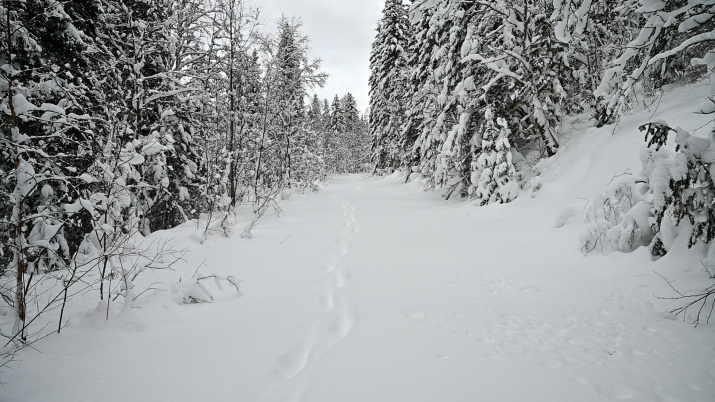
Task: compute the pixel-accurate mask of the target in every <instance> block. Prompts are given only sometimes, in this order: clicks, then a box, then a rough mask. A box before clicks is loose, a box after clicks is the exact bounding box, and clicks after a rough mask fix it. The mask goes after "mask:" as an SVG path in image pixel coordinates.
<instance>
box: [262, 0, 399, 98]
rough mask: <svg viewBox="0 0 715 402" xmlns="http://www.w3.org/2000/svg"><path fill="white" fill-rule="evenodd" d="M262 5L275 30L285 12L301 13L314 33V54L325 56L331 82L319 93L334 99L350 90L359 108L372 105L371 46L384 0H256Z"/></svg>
mask: <svg viewBox="0 0 715 402" xmlns="http://www.w3.org/2000/svg"><path fill="white" fill-rule="evenodd" d="M253 3H254V4H255V5H257V6H259V7H260V8H261V10H262V11H261V15H262V16H263V19H265V21H266V23H267V24H268V27H267V28H268V29H267V30H268V31H270V32H275V30H276V21H277V20H278V19H279V18H280V16H281V13H284V14H285V15H286V16H287V17H291V16H296V17H300V18H301V20H302V21H303V30H302V31H303V33H304V34H306V35H308V37H310V41H311V48H312V57H311V58H320V59H322V60H323V62H322V67H323V71H325V72H326V73H328V74H330V77H329V78H328V83H327V84H326V85H325V87H324V88H322V89H317V90H316V93H317V94H318V96H319V97H320V99H325V98H327V99H328V101H332V100H333V97H334V96H335V95H336V94H337V95H338V96H340V97H342V96H343V95H345V94H346V93H348V92H350V93H352V94H353V96H355V100H356V101H357V103H358V108H360V110H364V109H366V108H367V106H368V82H367V81H368V77H369V75H370V68H369V67H370V66H369V63H370V62H369V58H370V46H371V45H372V40H373V39H374V37H375V28H377V22H378V20H379V19H380V17H381V14H382V9H383V6H384V4H385V3H384V0H253Z"/></svg>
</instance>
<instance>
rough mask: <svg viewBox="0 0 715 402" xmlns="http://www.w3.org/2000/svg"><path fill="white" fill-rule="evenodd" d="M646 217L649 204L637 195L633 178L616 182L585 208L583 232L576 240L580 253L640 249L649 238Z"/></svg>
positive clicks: (627, 176)
mask: <svg viewBox="0 0 715 402" xmlns="http://www.w3.org/2000/svg"><path fill="white" fill-rule="evenodd" d="M641 188H642V186H641ZM649 214H650V203H649V202H648V201H647V197H646V195H645V194H641V191H639V185H638V184H637V183H636V178H635V177H633V176H631V175H626V176H622V177H620V178H618V179H617V180H615V181H614V182H612V184H611V185H609V186H608V188H607V189H606V191H605V192H604V193H603V194H601V195H600V196H599V197H597V198H596V199H594V200H592V202H591V203H590V204H589V205H588V207H587V209H586V228H585V230H584V231H583V233H581V236H580V240H581V244H582V250H583V251H584V252H586V253H588V252H590V251H592V250H600V251H601V252H603V253H610V252H612V251H623V252H629V251H632V250H634V249H635V248H637V247H639V246H642V245H644V244H643V241H644V240H646V239H648V236H649V235H650V229H649V228H650V226H649V223H648V217H649Z"/></svg>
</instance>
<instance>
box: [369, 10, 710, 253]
mask: <svg viewBox="0 0 715 402" xmlns="http://www.w3.org/2000/svg"><path fill="white" fill-rule="evenodd" d="M713 16H715V2H713V1H708V0H703V1H698V0H680V1H661V0H640V1H639V0H620V1H614V0H593V1H592V0H584V1H574V0H555V1H550V0H535V1H532V0H521V1H479V0H476V1H452V0H423V1H420V0H417V1H413V2H411V4H410V5H409V6H408V5H405V4H403V3H402V2H401V1H399V0H396V1H387V2H386V5H385V10H384V15H383V18H382V20H381V21H380V24H379V27H378V33H377V37H376V39H375V42H374V44H373V49H372V53H371V59H370V66H371V72H372V75H371V77H370V91H371V92H370V94H371V105H370V106H371V108H370V119H369V121H370V134H371V136H372V141H373V146H372V152H373V153H372V160H373V161H374V172H375V173H383V172H391V171H394V170H396V169H397V170H401V171H404V172H405V174H406V180H407V181H409V180H410V175H411V174H416V175H418V176H419V177H421V178H422V179H423V180H425V188H427V189H442V191H443V193H444V197H445V198H446V199H449V198H450V197H451V196H452V195H454V194H457V195H459V196H460V197H463V198H469V199H472V200H475V201H476V202H477V204H479V205H486V204H491V203H508V202H510V201H513V200H514V199H515V198H516V197H518V195H519V194H520V192H522V191H527V192H528V191H529V190H530V189H534V188H537V189H538V187H539V186H540V185H541V181H540V178H539V174H540V167H539V166H540V165H539V163H540V162H541V161H543V160H545V159H548V158H550V157H553V156H554V155H556V153H557V152H558V151H559V147H560V138H561V137H562V132H561V128H562V126H563V121H564V119H565V118H566V117H567V116H570V115H576V114H580V113H587V114H588V115H589V116H590V118H591V119H592V120H593V122H594V125H595V126H596V127H602V126H604V125H608V124H614V123H618V121H619V120H620V119H621V117H622V116H624V115H626V114H627V112H628V111H629V110H630V109H632V107H633V106H634V105H638V104H641V103H644V104H647V103H651V104H655V103H657V102H659V97H660V96H662V90H663V88H665V87H666V86H668V85H669V84H674V83H680V84H681V85H682V84H684V83H692V82H696V81H698V80H701V79H709V80H710V82H711V90H710V94H709V96H708V99H709V100H710V104H709V106H708V107H706V108H703V110H700V111H699V112H700V113H702V114H705V115H712V114H713V113H715V76H714V75H713V72H714V68H715V53H714V51H713V49H714V46H713V45H714V44H713V41H714V40H715V32H714V31H713V29H714V25H713V24H714V23H715V20H714V19H713ZM642 125H643V126H642V127H641V130H642V131H644V132H645V137H646V142H647V143H648V146H649V147H650V148H649V149H650V151H648V152H650V153H649V154H648V155H646V156H644V157H643V166H644V170H643V172H642V173H641V174H640V175H639V177H634V178H633V180H631V181H630V182H628V183H622V184H621V186H620V187H619V188H613V189H610V190H609V191H611V193H612V194H610V195H608V196H604V199H603V200H601V201H602V203H604V204H605V207H603V208H601V209H600V210H599V208H593V211H592V212H593V213H592V215H593V216H592V219H591V221H592V222H591V225H590V231H591V233H589V234H588V235H587V236H586V237H585V238H584V239H583V242H584V248H585V249H587V250H589V249H594V248H602V247H603V245H604V244H605V245H606V247H612V248H615V249H619V250H621V251H630V250H632V249H634V248H637V247H639V246H642V245H646V246H649V247H650V249H651V251H652V253H653V255H655V256H662V255H664V254H665V253H667V251H668V249H669V248H670V246H671V245H672V243H673V241H674V238H675V237H676V233H679V232H680V230H681V229H682V230H686V231H689V232H690V235H689V237H690V240H689V245H690V246H693V245H694V244H696V243H698V242H702V243H705V244H710V243H711V242H712V240H713V238H715V213H714V211H713V209H712V206H713V202H714V200H715V198H714V196H715V193H714V191H715V187H713V180H712V177H711V173H710V172H711V166H712V163H713V162H715V159H713V151H714V149H711V145H712V140H715V132H711V133H710V136H709V137H708V138H698V137H695V136H693V135H691V134H692V133H688V132H685V131H684V130H682V129H679V128H671V127H669V126H668V123H667V122H664V121H662V120H652V121H643V122H642ZM671 132H675V133H676V135H674V136H673V137H675V142H676V144H677V150H676V151H677V155H670V154H668V153H667V152H668V151H665V150H663V152H659V151H660V148H661V147H662V146H663V145H664V144H665V143H666V142H667V141H668V136H669V134H670V133H671ZM637 184H644V185H645V186H644V188H636V187H637ZM641 187H643V186H641ZM686 226H687V228H686ZM713 257H715V254H713Z"/></svg>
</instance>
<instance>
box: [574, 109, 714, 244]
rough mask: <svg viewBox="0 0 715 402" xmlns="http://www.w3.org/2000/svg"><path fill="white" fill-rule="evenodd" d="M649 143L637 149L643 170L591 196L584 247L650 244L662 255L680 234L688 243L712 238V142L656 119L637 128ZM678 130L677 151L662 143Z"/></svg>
mask: <svg viewBox="0 0 715 402" xmlns="http://www.w3.org/2000/svg"><path fill="white" fill-rule="evenodd" d="M641 130H643V131H646V140H647V141H648V147H647V148H644V149H643V150H642V151H641V155H640V159H641V163H642V166H643V168H642V171H641V172H640V173H639V174H638V175H636V176H630V175H628V176H622V177H620V178H619V179H618V180H616V181H614V182H613V184H611V185H610V186H609V187H608V189H607V190H606V192H605V193H604V194H602V195H601V196H599V197H598V198H597V199H595V200H593V201H592V202H591V203H590V205H589V207H588V209H587V211H586V222H587V223H586V228H585V230H584V232H583V233H582V234H581V238H580V240H581V244H582V247H583V251H584V252H590V251H592V250H594V249H598V250H601V251H603V252H611V251H624V252H628V251H632V250H634V249H635V248H638V247H640V246H646V245H648V246H649V248H650V250H651V253H652V254H653V255H654V256H663V255H665V254H666V253H667V252H668V250H670V249H671V247H672V246H673V243H674V242H675V239H676V238H677V237H678V236H680V235H687V236H688V246H689V247H692V246H694V245H695V244H697V243H705V244H710V243H711V242H712V240H713V239H714V238H715V211H714V210H713V205H714V203H715V187H714V186H713V179H712V173H711V172H712V170H711V169H712V164H713V162H715V149H713V146H712V144H713V142H712V140H711V139H708V138H701V137H695V136H693V135H691V134H690V133H688V132H687V131H685V130H683V129H680V128H678V129H672V128H670V127H668V126H667V124H666V123H665V122H662V121H656V122H651V123H648V124H646V125H644V126H642V127H641ZM671 131H674V132H676V137H675V143H676V145H677V147H676V152H675V154H674V153H672V152H670V151H668V150H667V149H664V148H662V146H663V145H664V144H665V142H666V141H667V138H668V133H669V132H671Z"/></svg>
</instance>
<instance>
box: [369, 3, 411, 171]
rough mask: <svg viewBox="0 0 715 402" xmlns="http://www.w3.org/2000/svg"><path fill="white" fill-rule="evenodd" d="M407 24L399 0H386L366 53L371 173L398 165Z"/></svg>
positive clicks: (409, 33) (405, 11) (405, 15)
mask: <svg viewBox="0 0 715 402" xmlns="http://www.w3.org/2000/svg"><path fill="white" fill-rule="evenodd" d="M410 35H411V26H410V25H409V21H408V19H407V10H406V7H405V6H404V5H403V4H402V2H401V0H386V1H385V8H384V10H383V12H382V19H381V20H380V22H379V23H378V28H377V35H376V37H375V40H374V42H373V44H372V51H371V54H370V135H371V137H372V142H373V145H372V147H373V151H372V152H373V155H372V158H373V162H374V163H375V172H377V171H381V170H384V169H387V168H397V167H399V161H400V157H401V154H402V152H403V151H404V148H405V144H404V141H403V140H402V137H401V134H400V127H401V126H402V119H403V116H404V115H405V109H404V95H405V91H404V86H405V77H406V75H407V70H406V68H407V60H408V54H407V50H408V48H409V38H410Z"/></svg>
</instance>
